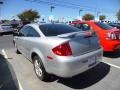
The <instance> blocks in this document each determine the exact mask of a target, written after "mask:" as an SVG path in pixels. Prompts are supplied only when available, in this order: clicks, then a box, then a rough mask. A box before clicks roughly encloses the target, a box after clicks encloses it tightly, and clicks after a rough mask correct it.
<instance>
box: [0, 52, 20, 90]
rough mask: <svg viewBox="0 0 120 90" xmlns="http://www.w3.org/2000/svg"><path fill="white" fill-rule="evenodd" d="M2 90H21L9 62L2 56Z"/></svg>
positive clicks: (0, 58)
mask: <svg viewBox="0 0 120 90" xmlns="http://www.w3.org/2000/svg"><path fill="white" fill-rule="evenodd" d="M0 90H19V86H18V81H17V78H16V75H15V72H14V71H13V68H12V66H11V65H10V63H9V62H7V60H6V59H5V58H4V57H3V56H2V55H1V54H0Z"/></svg>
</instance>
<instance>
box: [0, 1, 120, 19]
mask: <svg viewBox="0 0 120 90" xmlns="http://www.w3.org/2000/svg"><path fill="white" fill-rule="evenodd" d="M0 1H3V2H4V4H3V5H0V16H1V18H2V19H10V20H11V19H14V18H17V15H18V14H19V13H21V12H23V11H25V10H28V9H33V10H37V11H38V12H39V14H40V16H41V19H42V18H45V20H47V19H48V17H49V16H53V17H54V19H56V20H57V19H63V18H64V19H65V20H72V19H75V18H78V16H79V10H80V9H82V11H81V13H80V16H81V17H82V16H83V15H84V14H86V13H91V14H93V15H94V16H95V17H96V18H97V17H98V15H102V14H104V15H106V16H107V20H116V19H117V18H116V16H115V15H116V12H117V11H118V10H119V9H120V0H58V1H60V2H61V3H63V4H65V3H66V2H69V3H73V4H74V6H75V5H78V6H79V7H80V8H71V7H61V6H54V7H55V8H54V9H53V11H52V13H51V12H50V6H52V4H51V5H47V4H43V3H38V2H30V1H27V0H0ZM42 1H57V0H42ZM60 2H59V3H60ZM97 13H98V14H97Z"/></svg>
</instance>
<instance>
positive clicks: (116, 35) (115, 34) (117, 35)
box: [107, 32, 120, 40]
mask: <svg viewBox="0 0 120 90" xmlns="http://www.w3.org/2000/svg"><path fill="white" fill-rule="evenodd" d="M107 39H111V40H118V39H120V33H118V32H109V33H107Z"/></svg>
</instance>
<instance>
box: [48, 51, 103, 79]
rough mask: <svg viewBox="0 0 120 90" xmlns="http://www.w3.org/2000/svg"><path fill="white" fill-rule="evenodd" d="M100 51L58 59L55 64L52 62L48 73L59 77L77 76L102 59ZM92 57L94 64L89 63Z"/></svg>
mask: <svg viewBox="0 0 120 90" xmlns="http://www.w3.org/2000/svg"><path fill="white" fill-rule="evenodd" d="M102 51H103V50H102V49H99V50H96V51H93V52H90V53H87V54H84V55H81V56H75V57H69V58H65V57H58V58H57V60H56V61H57V62H54V64H53V65H52V67H51V68H49V73H52V74H55V75H57V76H60V77H66V78H67V77H72V76H75V75H78V74H80V73H82V72H85V71H87V70H89V69H90V68H93V67H95V66H96V65H97V64H99V63H100V61H101V59H102V54H103V52H102ZM93 57H94V59H95V60H94V62H91V61H92V60H90V58H93Z"/></svg>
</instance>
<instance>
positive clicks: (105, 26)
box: [96, 22, 113, 30]
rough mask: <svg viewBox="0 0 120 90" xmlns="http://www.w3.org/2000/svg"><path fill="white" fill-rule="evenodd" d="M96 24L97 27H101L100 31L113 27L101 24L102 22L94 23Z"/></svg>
mask: <svg viewBox="0 0 120 90" xmlns="http://www.w3.org/2000/svg"><path fill="white" fill-rule="evenodd" d="M96 24H97V25H98V26H99V27H101V28H102V29H106V30H107V29H112V28H113V27H112V26H110V25H107V24H105V23H102V22H96Z"/></svg>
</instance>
